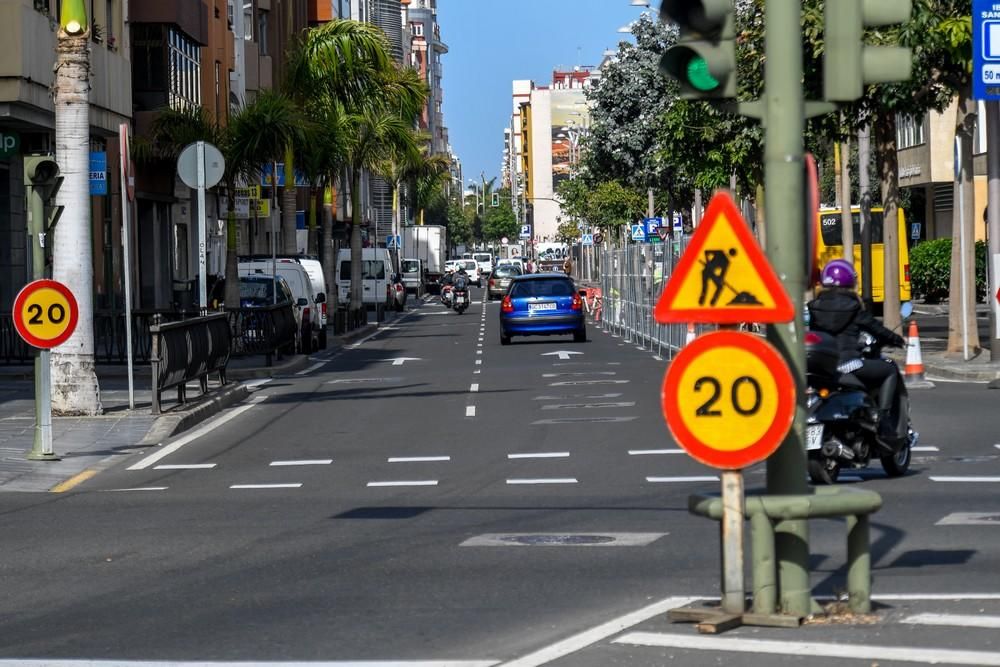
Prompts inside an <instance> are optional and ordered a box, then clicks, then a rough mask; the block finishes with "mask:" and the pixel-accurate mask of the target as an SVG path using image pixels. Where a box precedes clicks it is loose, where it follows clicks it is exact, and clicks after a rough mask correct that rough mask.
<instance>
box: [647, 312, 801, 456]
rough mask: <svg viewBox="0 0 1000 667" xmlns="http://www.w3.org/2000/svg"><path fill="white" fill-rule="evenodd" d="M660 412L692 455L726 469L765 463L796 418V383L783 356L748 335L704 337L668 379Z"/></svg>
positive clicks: (674, 364)
mask: <svg viewBox="0 0 1000 667" xmlns="http://www.w3.org/2000/svg"><path fill="white" fill-rule="evenodd" d="M661 401H662V405H663V416H664V417H665V418H666V420H667V426H668V427H669V428H670V432H671V433H672V434H673V436H674V438H675V439H676V440H677V443H678V444H679V445H680V446H681V447H683V448H684V450H685V451H687V453H688V454H690V455H691V456H692V457H693V458H694V459H696V460H698V461H700V462H701V463H704V464H705V465H709V466H712V467H714V468H721V469H724V470H738V469H740V468H745V467H747V466H750V465H753V464H754V463H758V462H760V461H763V460H764V459H766V458H767V457H768V456H770V455H771V454H772V453H773V452H774V451H775V450H776V449H777V448H778V446H779V445H780V444H781V441H782V439H784V437H785V435H786V434H787V433H788V429H789V428H791V425H792V420H793V418H794V416H795V381H794V379H793V378H792V374H791V372H790V371H789V370H788V365H787V364H786V363H785V360H784V359H783V358H782V356H781V355H780V354H779V353H778V351H777V350H775V349H774V348H773V347H772V346H771V345H770V344H769V343H767V342H766V341H764V340H763V339H761V338H758V337H757V336H753V335H751V334H746V333H739V332H735V331H717V332H714V333H709V334H705V335H703V336H699V337H698V338H696V339H695V340H694V341H692V342H691V343H689V344H688V345H687V346H686V347H685V348H684V349H683V350H681V352H680V354H678V355H677V357H676V358H675V359H674V360H673V361H672V362H671V364H670V367H669V368H668V369H667V373H666V375H665V376H664V378H663V390H662V393H661Z"/></svg>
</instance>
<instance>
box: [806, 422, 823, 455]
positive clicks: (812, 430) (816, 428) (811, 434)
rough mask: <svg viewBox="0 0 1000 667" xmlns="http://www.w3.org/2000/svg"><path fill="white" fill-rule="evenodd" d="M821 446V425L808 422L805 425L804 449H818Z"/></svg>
mask: <svg viewBox="0 0 1000 667" xmlns="http://www.w3.org/2000/svg"><path fill="white" fill-rule="evenodd" d="M822 446H823V425H822V424H810V425H809V426H806V451H810V450H813V449H819V448H820V447H822Z"/></svg>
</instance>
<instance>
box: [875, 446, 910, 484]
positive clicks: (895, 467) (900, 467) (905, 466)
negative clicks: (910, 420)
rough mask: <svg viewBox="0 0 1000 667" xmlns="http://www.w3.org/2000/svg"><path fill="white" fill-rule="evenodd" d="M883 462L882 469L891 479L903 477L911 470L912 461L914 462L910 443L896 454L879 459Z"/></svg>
mask: <svg viewBox="0 0 1000 667" xmlns="http://www.w3.org/2000/svg"><path fill="white" fill-rule="evenodd" d="M879 460H880V461H881V462H882V469H883V470H885V474H886V475H888V476H889V477H902V476H903V475H905V474H906V471H907V470H909V469H910V461H912V460H913V456H912V452H911V451H910V443H906V445H904V446H903V448H902V449H900V450H899V451H898V452H896V453H895V454H890V455H888V456H883V457H881V458H880V459H879Z"/></svg>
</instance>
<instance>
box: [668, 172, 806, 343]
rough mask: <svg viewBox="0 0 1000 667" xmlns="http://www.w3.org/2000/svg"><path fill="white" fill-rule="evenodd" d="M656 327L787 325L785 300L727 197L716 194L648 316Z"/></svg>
mask: <svg viewBox="0 0 1000 667" xmlns="http://www.w3.org/2000/svg"><path fill="white" fill-rule="evenodd" d="M653 315H654V317H656V321H657V322H660V323H661V324H669V323H672V322H705V323H712V324H738V323H740V322H760V323H774V322H790V321H791V320H792V319H793V318H794V317H795V309H794V308H793V306H792V302H791V300H790V299H789V298H788V294H786V293H785V289H784V288H783V287H782V286H781V282H780V281H779V280H778V276H777V275H776V274H775V273H774V269H773V268H771V264H770V263H769V262H768V261H767V258H766V257H765V256H764V253H763V252H762V251H761V249H760V247H759V246H758V245H757V241H756V240H754V238H753V235H751V234H750V230H749V229H748V228H747V225H746V223H745V222H744V220H743V216H742V215H741V214H740V211H739V209H738V208H736V204H735V203H734V202H733V199H732V197H731V196H730V195H729V193H727V192H717V193H716V194H715V196H713V197H712V201H710V202H709V204H708V208H707V209H705V215H704V217H703V218H702V220H701V224H700V225H698V229H697V230H695V233H694V236H692V237H691V243H690V245H689V246H688V248H687V250H685V251H684V254H683V255H682V256H681V258H680V261H679V262H677V267H676V268H675V269H674V272H673V275H672V276H671V277H670V280H669V281H668V282H667V286H666V287H665V288H664V289H663V293H662V294H661V295H660V300H659V301H658V302H657V303H656V309H655V310H654V311H653Z"/></svg>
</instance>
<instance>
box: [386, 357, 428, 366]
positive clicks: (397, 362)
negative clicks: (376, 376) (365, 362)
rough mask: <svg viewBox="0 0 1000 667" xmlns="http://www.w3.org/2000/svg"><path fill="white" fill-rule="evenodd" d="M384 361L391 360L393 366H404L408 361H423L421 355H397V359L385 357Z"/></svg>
mask: <svg viewBox="0 0 1000 667" xmlns="http://www.w3.org/2000/svg"><path fill="white" fill-rule="evenodd" d="M383 361H391V362H392V365H393V366H402V365H403V364H405V363H406V362H407V361H423V360H422V359H421V358H420V357H396V358H395V359H383Z"/></svg>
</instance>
